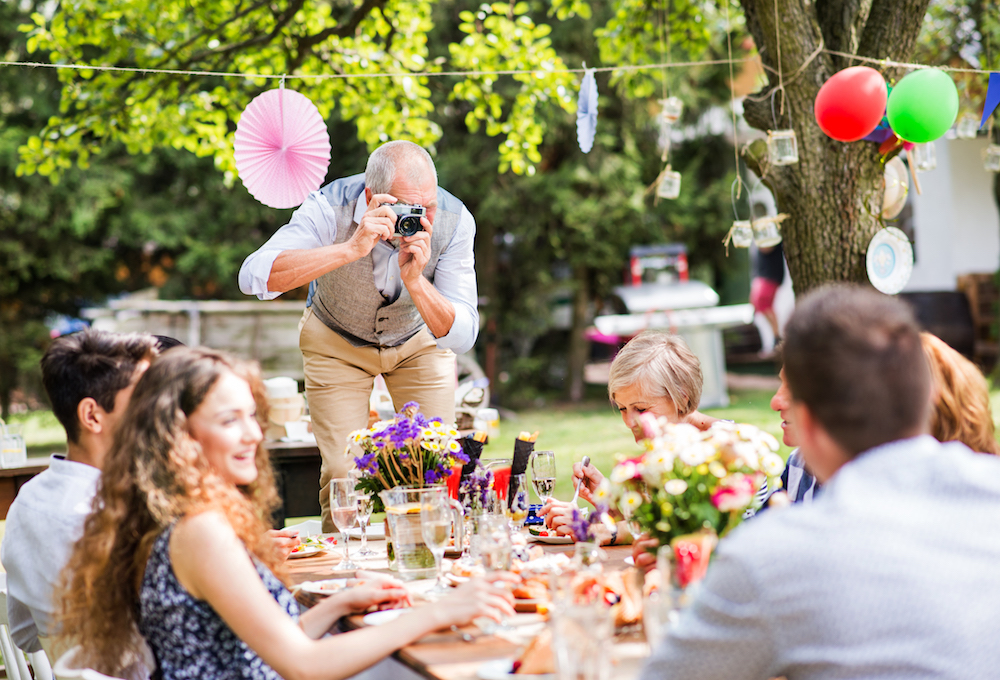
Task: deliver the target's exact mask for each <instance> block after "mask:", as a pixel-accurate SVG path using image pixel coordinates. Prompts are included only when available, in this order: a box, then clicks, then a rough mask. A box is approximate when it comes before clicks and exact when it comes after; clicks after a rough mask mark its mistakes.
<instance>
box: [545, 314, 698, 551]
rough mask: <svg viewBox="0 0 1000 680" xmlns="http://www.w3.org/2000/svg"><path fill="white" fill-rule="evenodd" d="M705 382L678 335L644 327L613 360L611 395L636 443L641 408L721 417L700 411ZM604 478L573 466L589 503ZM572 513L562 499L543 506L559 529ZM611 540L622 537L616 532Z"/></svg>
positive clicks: (673, 417) (682, 416)
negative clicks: (646, 329) (699, 404)
mask: <svg viewBox="0 0 1000 680" xmlns="http://www.w3.org/2000/svg"><path fill="white" fill-rule="evenodd" d="M701 386H702V375H701V363H700V362H699V361H698V357H696V356H695V355H694V353H693V352H692V351H691V350H690V349H689V348H688V346H687V344H686V343H685V342H684V340H682V339H681V337H680V336H678V335H674V334H673V333H665V332H662V331H643V332H642V333H640V334H639V335H637V336H635V337H634V338H632V339H631V340H630V341H629V342H628V344H626V345H625V347H623V348H622V349H621V351H620V352H618V354H617V356H615V359H614V361H612V362H611V373H610V374H609V376H608V397H609V398H610V399H611V403H612V404H614V406H615V408H617V409H618V411H619V412H620V413H621V414H622V421H624V423H625V426H626V427H628V428H629V429H630V430H631V431H632V434H633V436H634V437H635V440H636V441H637V442H638V441H640V440H642V439H643V434H642V426H641V425H640V424H639V416H640V415H641V414H643V413H652V414H653V415H656V416H663V417H665V418H667V419H668V420H669V421H671V422H674V423H680V422H685V423H689V424H691V425H694V426H695V427H697V428H698V429H700V430H707V429H708V428H709V427H710V426H711V424H712V423H714V422H715V421H716V420H717V419H716V418H712V417H710V416H706V415H704V414H702V413H699V412H698V410H697V409H698V402H699V400H700V399H701ZM603 479H604V475H603V474H601V471H600V470H598V469H597V468H596V467H594V466H593V465H590V464H588V465H587V466H586V467H584V466H583V464H582V463H576V464H575V465H574V466H573V484H574V486H575V485H576V484H578V483H579V484H580V497H581V498H583V499H584V500H586V501H588V502H590V503H593V499H592V496H591V494H592V492H593V491H594V490H596V489H597V487H598V485H599V484H600V483H601V481H602V480H603ZM571 512H572V505H571V504H569V503H563V502H561V501H549V504H548V505H547V506H546V507H545V508H543V510H542V514H545V515H546V520H545V523H546V525H548V526H549V527H550V528H553V529H556V530H557V531H559V530H560V527H562V526H563V525H565V524H567V523H568V520H569V516H570V513H571ZM565 530H567V531H568V527H565ZM623 538H624V537H623ZM610 542H611V543H612V544H613V543H616V542H619V541H618V533H617V531H616V532H614V533H613V535H612V536H611V537H610ZM622 542H624V541H622Z"/></svg>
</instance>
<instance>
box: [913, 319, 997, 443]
mask: <svg viewBox="0 0 1000 680" xmlns="http://www.w3.org/2000/svg"><path fill="white" fill-rule="evenodd" d="M920 339H921V342H922V343H923V347H924V354H925V355H926V357H927V363H928V364H929V365H930V368H931V379H932V380H933V385H934V409H933V410H932V411H931V435H933V437H934V438H935V439H937V440H938V441H942V442H949V441H960V442H962V443H963V444H965V445H966V446H968V447H969V448H970V449H972V450H973V451H979V452H980V453H992V454H1000V445H998V444H997V440H996V436H995V433H994V425H993V413H992V412H991V411H990V390H989V386H988V385H987V384H986V378H984V377H983V374H982V372H981V371H980V370H979V369H978V368H976V365H975V364H973V363H972V362H971V361H969V360H968V359H966V358H965V357H963V356H962V355H961V354H959V353H958V352H956V351H955V350H954V349H952V348H951V347H949V346H948V345H947V343H945V342H944V341H943V340H941V339H940V338H938V337H937V336H935V335H931V334H930V333H921V334H920Z"/></svg>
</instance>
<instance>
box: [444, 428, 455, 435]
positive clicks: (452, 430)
mask: <svg viewBox="0 0 1000 680" xmlns="http://www.w3.org/2000/svg"><path fill="white" fill-rule="evenodd" d="M445 434H446V435H448V436H449V437H457V436H458V430H456V429H455V428H451V429H450V430H448V431H447V432H445Z"/></svg>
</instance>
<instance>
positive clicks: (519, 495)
mask: <svg viewBox="0 0 1000 680" xmlns="http://www.w3.org/2000/svg"><path fill="white" fill-rule="evenodd" d="M525 477H526V476H525V475H512V476H511V478H510V480H511V481H510V483H511V488H512V490H511V492H510V498H509V499H508V500H509V503H510V508H509V509H510V528H511V531H520V530H521V529H523V528H524V520H526V519H528V505H529V503H528V501H529V499H528V485H527V482H526V481H525Z"/></svg>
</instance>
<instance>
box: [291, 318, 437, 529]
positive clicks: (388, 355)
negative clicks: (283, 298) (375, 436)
mask: <svg viewBox="0 0 1000 680" xmlns="http://www.w3.org/2000/svg"><path fill="white" fill-rule="evenodd" d="M299 348H300V349H301V350H302V361H303V364H304V369H305V378H306V380H305V383H306V396H307V398H308V399H309V414H310V417H311V418H312V426H313V433H314V434H315V435H316V442H317V444H318V445H319V451H320V454H321V455H322V457H323V466H322V470H321V473H320V480H319V485H320V492H319V504H320V507H321V508H322V510H323V531H324V532H331V531H336V530H337V529H336V527H334V525H333V521H332V519H331V517H330V480H331V479H334V478H338V477H346V476H347V472H348V470H350V469H351V468H353V467H354V460H353V458H350V457H349V456H347V455H346V452H345V449H346V445H347V435H349V434H350V433H351V432H353V431H354V430H360V429H363V428H366V427H368V412H369V400H370V398H371V393H372V388H373V384H374V381H375V376H377V375H378V374H380V373H381V374H382V376H383V377H384V378H385V384H386V387H388V388H389V394H390V395H392V402H393V406H395V408H396V411H397V412H399V410H400V409H401V408H402V407H403V404H405V403H406V402H408V401H415V402H417V403H418V404H420V412H421V413H423V414H424V415H425V416H427V417H428V418H433V417H435V416H440V417H441V418H442V419H443V420H444V422H446V423H453V422H455V376H456V373H455V354H454V353H453V352H452V351H451V350H450V349H439V348H438V346H437V343H435V341H434V338H433V337H432V336H431V334H430V332H429V331H427V330H426V329H424V330H422V331H420V332H419V333H417V334H416V335H415V336H413V337H412V338H410V339H409V340H407V341H406V342H405V343H403V344H402V345H400V346H399V347H354V346H353V345H352V344H351V343H349V342H347V340H344V338H342V337H341V336H340V334H339V333H337V332H335V331H333V330H331V329H330V328H329V327H328V326H327V325H326V324H324V323H323V322H322V321H320V320H319V319H318V318H316V316H315V315H314V314H313V313H312V308H311V307H310V308H307V309H306V311H305V313H304V314H303V315H302V320H301V321H300V322H299Z"/></svg>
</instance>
